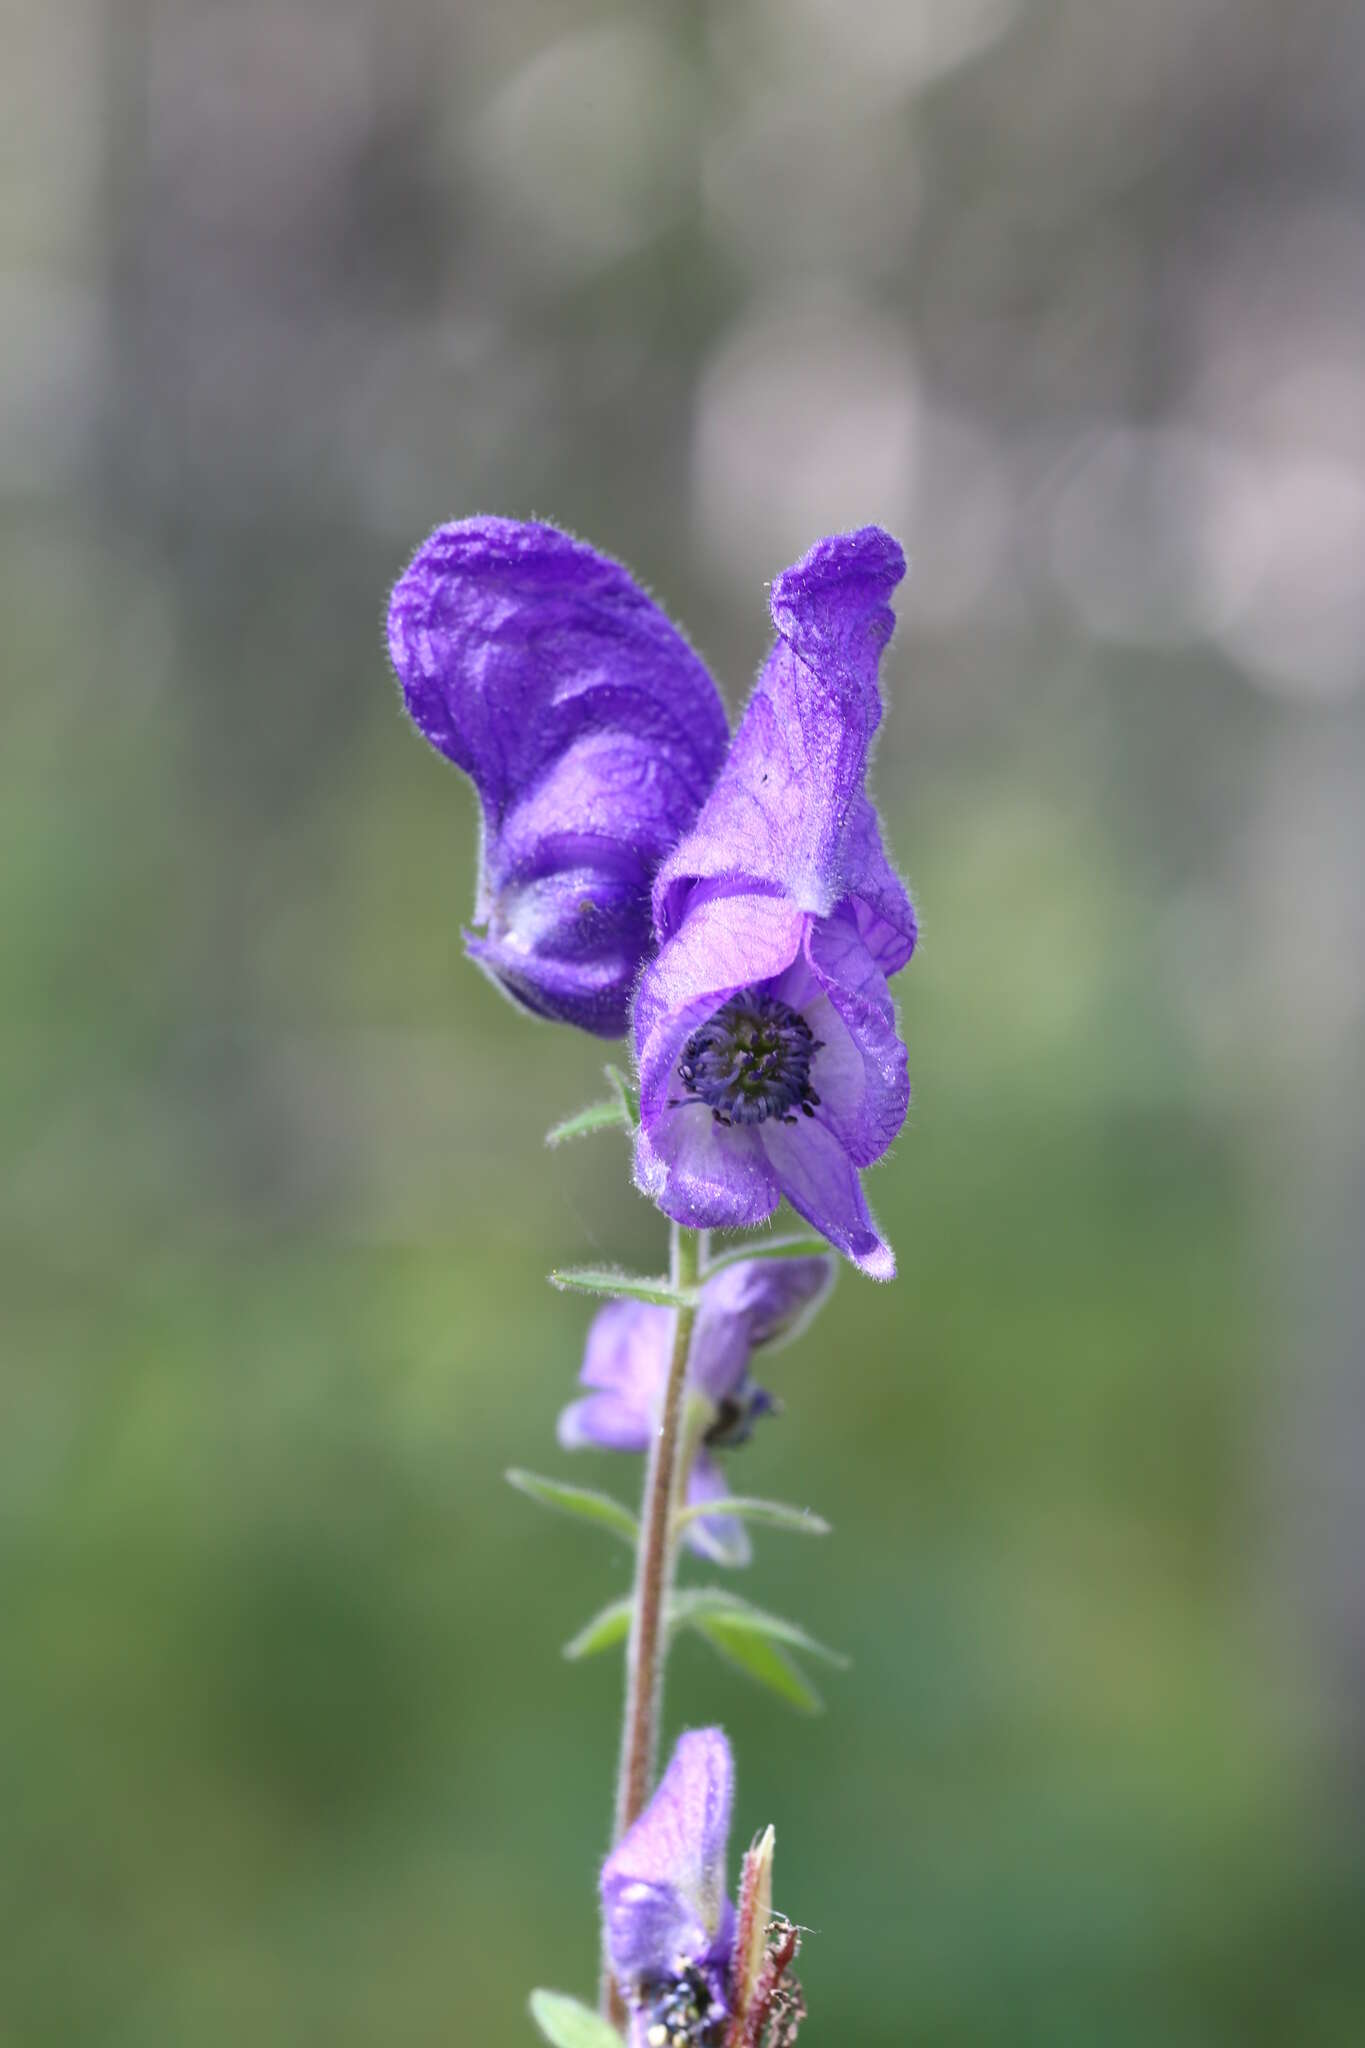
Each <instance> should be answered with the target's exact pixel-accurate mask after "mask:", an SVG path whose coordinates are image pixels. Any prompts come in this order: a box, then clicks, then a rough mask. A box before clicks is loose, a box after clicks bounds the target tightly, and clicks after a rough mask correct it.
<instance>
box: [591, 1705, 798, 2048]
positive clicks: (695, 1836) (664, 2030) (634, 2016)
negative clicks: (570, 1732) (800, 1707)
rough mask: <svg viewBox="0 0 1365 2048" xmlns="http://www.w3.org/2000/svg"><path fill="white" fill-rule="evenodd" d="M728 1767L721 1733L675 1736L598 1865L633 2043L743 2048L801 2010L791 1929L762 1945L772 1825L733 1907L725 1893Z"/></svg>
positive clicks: (788, 2027) (787, 2024)
mask: <svg viewBox="0 0 1365 2048" xmlns="http://www.w3.org/2000/svg"><path fill="white" fill-rule="evenodd" d="M733 1796H734V1763H733V1761H732V1759H731V1756H730V1745H729V1743H728V1742H727V1741H726V1739H725V1736H724V1733H723V1732H722V1731H721V1729H719V1728H699V1729H694V1730H693V1731H692V1732H691V1733H689V1734H687V1735H683V1736H681V1737H680V1738H679V1741H678V1745H677V1748H676V1749H675V1750H674V1752H673V1758H672V1761H671V1763H670V1764H669V1766H668V1769H667V1770H666V1771H665V1772H664V1775H663V1777H662V1778H661V1779H660V1781H659V1787H658V1790H657V1791H656V1792H655V1794H654V1797H653V1798H652V1799H651V1800H650V1802H649V1805H648V1806H647V1807H646V1808H645V1810H644V1812H643V1813H642V1814H641V1815H640V1817H639V1819H638V1820H637V1821H636V1822H635V1824H634V1826H633V1827H631V1828H629V1829H628V1830H627V1832H626V1833H625V1834H624V1835H623V1836H622V1838H621V1840H620V1841H619V1842H618V1843H617V1845H616V1847H615V1848H614V1849H613V1850H612V1852H611V1855H610V1856H609V1857H608V1858H607V1861H606V1863H605V1865H604V1866H603V1870H602V1913H603V1918H604V1921H605V1926H606V1947H607V1956H608V1959H609V1961H610V1963H611V1967H612V1972H613V1974H614V1975H615V1978H616V1981H617V1983H618V1984H619V1986H620V1987H621V1992H622V1996H623V1997H624V1999H625V2002H626V2007H627V2010H628V2012H629V2014H630V2041H631V2048H739V2044H744V2048H750V2044H754V2048H756V2044H757V2043H758V2042H759V2041H761V2040H764V2039H765V2038H766V2039H768V2040H771V2039H773V2038H774V2036H773V2033H772V2032H771V2031H770V2030H771V2028H772V2027H773V2025H774V2023H778V2024H779V2025H780V2031H781V2037H782V2038H783V2039H784V2040H787V2041H793V2040H794V2039H795V2037H796V2024H797V2022H798V2021H799V2019H800V2018H801V2017H802V2016H803V2015H804V2011H805V2008H804V2006H803V2005H802V2004H801V1993H800V1987H799V1985H797V1983H796V1981H795V1979H794V1978H792V1977H790V1976H789V1975H788V1974H787V1972H788V1965H789V1964H790V1962H791V1959H792V1957H793V1956H794V1954H795V1952H796V1947H797V1942H796V1934H795V1929H793V1928H790V1927H789V1926H788V1924H787V1923H786V1922H779V1923H778V1926H779V1929H780V1930H781V1931H780V1933H779V1937H778V1940H777V1941H776V1942H775V1943H773V1942H770V1940H769V1934H770V1931H771V1930H770V1925H769V1922H770V1916H771V1902H772V1856H773V1834H772V1830H771V1828H770V1829H768V1831H767V1833H766V1834H765V1835H764V1836H762V1837H761V1838H760V1839H759V1841H758V1842H756V1843H755V1845H754V1847H753V1848H752V1849H751V1850H750V1851H749V1854H748V1855H747V1856H746V1857H745V1859H744V1871H743V1875H742V1878H741V1882H740V1904H739V1911H738V1912H736V1910H735V1908H734V1906H733V1905H732V1904H731V1902H730V1899H729V1897H728V1896H727V1893H726V1888H725V1850H726V1844H727V1841H728V1839H729V1834H730V1808H731V1804H732V1801H733Z"/></svg>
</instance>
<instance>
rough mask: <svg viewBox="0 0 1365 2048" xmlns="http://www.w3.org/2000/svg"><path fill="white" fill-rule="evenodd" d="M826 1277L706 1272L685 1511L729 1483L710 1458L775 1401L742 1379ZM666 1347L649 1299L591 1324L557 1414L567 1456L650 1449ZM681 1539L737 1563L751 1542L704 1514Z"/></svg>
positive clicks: (799, 1321) (793, 1267)
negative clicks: (569, 1394)
mask: <svg viewBox="0 0 1365 2048" xmlns="http://www.w3.org/2000/svg"><path fill="white" fill-rule="evenodd" d="M833 1279H834V1261H833V1260H832V1259H828V1258H809V1259H745V1260H743V1261H742V1262H741V1263H740V1264H738V1265H734V1266H724V1267H722V1268H721V1270H720V1271H719V1272H718V1273H713V1274H712V1276H711V1278H710V1279H709V1280H707V1281H706V1283H705V1285H704V1286H703V1288H702V1291H701V1302H700V1305H699V1307H698V1310H697V1321H696V1326H695V1328H694V1330H693V1333H692V1348H691V1351H690V1353H689V1354H688V1362H687V1406H686V1409H685V1411H684V1423H683V1434H684V1443H685V1445H686V1446H687V1448H688V1449H689V1450H691V1451H692V1461H691V1465H690V1467H689V1470H688V1477H687V1502H688V1505H689V1506H702V1505H704V1504H705V1503H706V1502H707V1501H713V1500H723V1499H724V1498H725V1497H726V1495H727V1494H729V1493H731V1492H732V1491H733V1488H731V1487H729V1486H727V1484H726V1481H725V1477H724V1474H723V1473H722V1471H721V1468H720V1465H719V1463H718V1462H717V1460H716V1457H715V1455H714V1454H715V1453H716V1452H717V1451H720V1450H724V1449H726V1448H729V1447H731V1446H733V1445H736V1444H742V1443H744V1442H745V1441H746V1440H747V1438H748V1436H749V1434H750V1432H751V1430H752V1429H753V1426H754V1423H755V1421H756V1420H757V1418H758V1417H759V1416H760V1415H764V1414H767V1413H768V1412H769V1410H770V1409H771V1408H772V1407H773V1405H774V1404H773V1398H772V1395H771V1394H769V1393H768V1392H767V1391H766V1390H765V1389H764V1388H763V1387H759V1386H756V1385H755V1384H754V1382H753V1380H752V1379H751V1378H750V1376H749V1361H750V1358H751V1356H752V1354H753V1353H754V1352H755V1351H756V1350H758V1349H760V1348H761V1347H768V1346H776V1345H778V1344H780V1343H784V1342H786V1341H787V1340H788V1339H789V1338H791V1337H794V1336H796V1335H797V1333H798V1332H799V1331H800V1330H803V1329H804V1328H805V1326H806V1324H807V1323H808V1322H809V1320H810V1318H811V1316H812V1315H813V1314H814V1313H815V1311H816V1309H817V1308H818V1307H819V1305H820V1303H821V1302H822V1301H823V1299H824V1297H825V1295H826V1294H827V1293H828V1292H829V1289H830V1286H831V1285H832V1283H833ZM672 1345H673V1311H672V1310H671V1309H667V1308H660V1307H657V1306H656V1305H655V1304H654V1303H652V1302H647V1301H613V1302H609V1303H608V1305H607V1306H606V1307H605V1308H604V1309H602V1310H601V1311H600V1312H599V1313H598V1315H597V1316H595V1317H594V1319H593V1322H592V1325H591V1327H590V1329H589V1331H588V1342H587V1348H586V1350H585V1352H584V1357H583V1369H582V1371H581V1372H580V1374H579V1380H580V1382H581V1383H582V1385H583V1386H585V1387H589V1388H591V1389H592V1392H590V1393H589V1394H587V1395H586V1396H584V1398H583V1399H582V1400H579V1401H574V1402H573V1403H572V1404H571V1405H570V1406H569V1407H568V1408H566V1409H565V1410H564V1412H563V1414H562V1415H561V1416H560V1418H559V1441H560V1443H561V1444H563V1445H564V1447H565V1448H566V1449H567V1450H579V1449H582V1448H584V1447H588V1446H592V1447H596V1448H597V1449H600V1450H608V1451H645V1450H648V1448H649V1445H650V1443H651V1441H652V1440H653V1438H654V1436H655V1434H656V1432H657V1430H658V1427H659V1415H660V1411H661V1408H662V1405H663V1396H664V1384H665V1382H666V1380H667V1378H668V1364H669V1357H670V1354H671V1351H672ZM687 1540H688V1542H689V1543H690V1544H691V1545H692V1547H693V1549H695V1550H699V1551H700V1552H701V1553H702V1555H703V1556H704V1557H710V1558H712V1559H714V1560H715V1561H716V1562H717V1563H720V1564H746V1563H747V1562H748V1560H749V1555H750V1546H749V1536H748V1532H747V1530H746V1529H745V1527H744V1524H743V1522H741V1521H740V1520H739V1518H738V1517H737V1516H734V1515H703V1516H701V1517H699V1518H698V1519H697V1520H696V1521H692V1522H689V1523H688V1526H687Z"/></svg>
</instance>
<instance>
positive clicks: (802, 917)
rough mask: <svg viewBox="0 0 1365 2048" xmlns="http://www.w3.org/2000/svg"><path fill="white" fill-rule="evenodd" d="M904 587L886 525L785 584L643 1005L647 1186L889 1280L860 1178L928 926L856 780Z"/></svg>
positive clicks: (700, 1223)
mask: <svg viewBox="0 0 1365 2048" xmlns="http://www.w3.org/2000/svg"><path fill="white" fill-rule="evenodd" d="M904 573H905V558H904V556H903V554H902V553H901V550H900V548H899V546H898V545H897V544H896V542H895V541H894V540H893V539H892V538H891V536H890V535H889V534H887V533H884V532H882V530H881V529H880V528H879V527H875V526H867V527H863V528H862V529H861V530H860V531H859V532H857V533H852V534H846V535H841V536H837V537H835V538H833V539H830V540H825V541H821V542H820V543H819V544H818V545H817V546H816V547H814V548H812V549H811V551H810V553H809V554H808V555H806V556H805V557H804V558H803V560H801V561H800V562H798V563H797V564H796V565H795V566H794V567H793V568H791V569H788V570H786V571H785V573H784V574H783V575H781V576H779V577H778V578H777V580H776V582H775V583H774V584H773V589H772V615H773V622H774V624H775V625H776V627H777V634H778V637H777V642H776V645H775V646H774V648H773V650H772V652H771V654H770V655H769V657H768V660H767V663H766V664H765V666H764V668H763V671H762V673H761V674H760V676H759V679H758V682H757V684H756V686H755V689H754V692H753V695H752V697H751V698H750V700H749V704H748V708H747V709H746V711H745V714H744V717H743V720H742V721H741V724H740V727H739V730H738V731H737V733H736V734H735V737H734V740H733V742H732V744H731V747H730V752H729V755H728V758H727V760H726V762H725V765H724V767H723V768H722V770H721V773H720V776H719V779H718V780H717V782H716V785H715V787H714V788H713V789H712V791H711V793H710V795H709V796H708V798H707V800H706V802H705V804H704V805H703V806H702V809H701V813H700V815H699V817H698V818H697V821H696V823H695V825H694V826H693V827H692V829H691V831H690V832H689V833H688V834H687V836H686V837H685V838H684V839H683V840H682V842H681V844H680V845H679V846H677V847H676V848H675V849H674V850H673V851H672V852H671V853H670V854H669V855H668V857H667V859H666V860H665V861H664V863H663V865H662V866H661V868H660V870H659V872H658V875H657V876H656V878H655V882H654V891H653V913H654V927H655V934H656V937H657V938H658V940H659V945H660V950H659V952H658V954H657V956H656V957H655V959H654V960H653V961H652V962H650V963H649V965H648V966H647V967H646V969H645V972H644V976H643V979H642V981H641V984H640V990H639V994H638V996H637V998H636V1003H635V1013H634V1030H635V1048H636V1057H637V1061H638V1064H639V1072H640V1109H641V1122H640V1131H639V1135H638V1138H637V1142H636V1154H635V1174H636V1180H637V1182H638V1184H639V1186H640V1188H641V1189H642V1191H643V1192H644V1193H646V1194H648V1195H650V1196H652V1198H653V1199H654V1200H655V1201H656V1202H657V1203H658V1205H659V1207H660V1208H661V1209H662V1210H663V1211H664V1213H665V1215H667V1216H671V1217H672V1218H673V1219H674V1220H675V1221H676V1222H678V1223H684V1224H688V1225H691V1226H693V1227H696V1228H735V1227H740V1226H746V1225H753V1224H757V1223H761V1222H763V1221H764V1219H765V1218H766V1217H768V1216H770V1215H771V1214H772V1212H773V1210H774V1209H775V1208H776V1207H777V1204H778V1202H779V1200H780V1199H781V1198H782V1197H783V1196H785V1197H786V1199H787V1200H788V1201H789V1202H790V1203H791V1205H792V1207H793V1208H794V1209H796V1210H797V1211H798V1212H799V1213H800V1214H801V1215H802V1216H804V1217H805V1218H806V1219H807V1221H808V1222H810V1223H812V1224H813V1225H814V1226H815V1228H816V1229H817V1230H819V1231H821V1232H822V1233H823V1234H824V1235H825V1236H826V1237H827V1238H828V1239H829V1241H830V1243H831V1244H833V1245H835V1246H837V1248H838V1249H839V1250H840V1251H842V1252H843V1253H844V1254H845V1256H846V1257H847V1258H850V1259H852V1260H853V1261H854V1263H855V1264H856V1265H858V1266H860V1267H861V1268H862V1270H863V1271H864V1272H866V1273H870V1274H872V1275H873V1276H874V1277H875V1278H877V1279H879V1280H887V1279H890V1278H891V1277H892V1275H893V1274H894V1272H895V1258H894V1255H893V1253H892V1251H891V1248H890V1246H889V1245H888V1244H887V1243H886V1241H885V1240H884V1238H883V1237H882V1235H881V1233H880V1231H879V1230H878V1228H877V1226H876V1223H875V1222H874V1220H873V1218H872V1215H871V1212H870V1211H869V1209H868V1206H867V1201H866V1198H865V1197H864V1194H863V1190H862V1185H861V1182H860V1179H859V1169H860V1168H862V1167H865V1166H869V1165H871V1164H872V1162H873V1161H874V1160H876V1159H879V1158H880V1157H881V1155H882V1154H883V1153H884V1152H885V1151H886V1149H887V1147H888V1146H889V1145H890V1143H891V1141H892V1139H893V1138H894V1137H895V1136H896V1133H897V1132H898V1131H899V1130H900V1127H901V1125H902V1123H903V1122H904V1120H905V1113H906V1109H907V1107H908V1105H909V1100H910V1087H909V1081H908V1078H907V1072H906V1053H905V1047H904V1045H903V1044H902V1042H901V1039H900V1037H899V1035H898V1033H897V1029H896V1017H895V1011H894V1008H893V1005H892V1001H891V996H890V992H889V990H888V988H887V981H888V978H889V977H890V976H891V975H893V974H896V973H897V972H899V970H900V969H901V968H902V967H904V966H905V964H906V962H907V961H908V960H909V958H910V955H911V953H912V951H913V950H914V945H915V936H916V926H915V914H914V910H913V908H912V906H911V903H910V899H909V896H908V895H907V894H906V891H905V888H904V885H903V884H902V882H901V881H900V878H899V877H898V876H897V874H896V873H895V871H894V869H893V868H892V867H891V865H890V863H889V861H888V860H887V857H886V853H885V850H884V848H883V845H882V837H881V831H880V828H879V825H878V822H877V815H876V812H875V810H874V809H873V807H872V804H871V801H870V800H869V798H868V796H867V794H866V792H865V790H864V787H863V782H864V775H865V771H866V767H867V759H868V750H869V747H870V744H871V741H872V736H873V734H874V732H875V730H876V727H877V724H878V721H879V719H880V717H881V695H880V691H879V689H878V685H877V669H878V664H879V661H880V657H881V652H882V649H883V647H884V646H885V645H886V642H887V641H888V639H889V638H890V636H891V632H892V630H893V627H894V623H895V621H894V618H893V615H892V612H891V609H890V606H889V604H888V599H889V597H890V595H891V592H892V591H893V590H894V589H895V587H896V585H897V584H898V583H899V582H900V580H901V577H902V576H903V575H904Z"/></svg>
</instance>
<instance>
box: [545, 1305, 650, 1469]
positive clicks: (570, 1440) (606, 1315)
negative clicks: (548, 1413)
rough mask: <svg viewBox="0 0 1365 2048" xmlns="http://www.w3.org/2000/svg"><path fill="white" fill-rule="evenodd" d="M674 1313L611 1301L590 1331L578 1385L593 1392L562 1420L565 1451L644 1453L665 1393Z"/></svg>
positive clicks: (560, 1428)
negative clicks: (588, 1449) (592, 1447)
mask: <svg viewBox="0 0 1365 2048" xmlns="http://www.w3.org/2000/svg"><path fill="white" fill-rule="evenodd" d="M672 1341H673V1316H672V1311H671V1310H669V1309H666V1308H660V1307H659V1306H658V1305H657V1304H656V1303H654V1302H647V1301H609V1302H608V1303H607V1305H606V1307H605V1308H602V1309H599V1310H598V1312H597V1314H596V1315H595V1316H594V1317H593V1319H592V1323H591V1325H590V1326H589V1329H588V1341H587V1344H586V1346H585V1348H584V1352H583V1366H582V1370H581V1371H580V1373H579V1375H578V1379H579V1384H580V1385H581V1386H585V1387H592V1388H593V1389H594V1390H595V1391H594V1392H593V1393H592V1394H590V1395H589V1397H588V1398H587V1399H586V1400H583V1401H574V1402H571V1403H570V1405H569V1406H568V1407H567V1408H566V1409H565V1410H564V1412H563V1413H562V1415H561V1416H560V1418H559V1441H560V1443H561V1444H562V1445H563V1446H564V1448H565V1450H571V1451H574V1450H582V1449H585V1448H586V1447H587V1446H589V1445H596V1446H597V1447H598V1448H599V1449H601V1450H604V1451H643V1450H646V1449H647V1448H648V1446H649V1440H650V1437H651V1435H652V1434H653V1430H654V1425H655V1410H656V1408H657V1406H658V1403H659V1400H660V1398H661V1396H662V1393H663V1385H664V1377H665V1374H666V1372H667V1370H668V1355H669V1347H670V1345H671V1344H672Z"/></svg>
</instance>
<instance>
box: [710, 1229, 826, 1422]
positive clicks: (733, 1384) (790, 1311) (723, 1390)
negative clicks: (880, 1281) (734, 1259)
mask: <svg viewBox="0 0 1365 2048" xmlns="http://www.w3.org/2000/svg"><path fill="white" fill-rule="evenodd" d="M833 1283H834V1261H833V1259H826V1258H820V1257H818V1256H815V1257H812V1258H809V1259H745V1260H744V1261H743V1262H742V1263H741V1264H740V1265H736V1266H723V1267H722V1268H721V1270H720V1272H719V1273H716V1274H715V1275H713V1277H712V1278H711V1279H709V1280H708V1281H707V1282H706V1285H705V1286H704V1287H703V1289H702V1296H701V1306H700V1308H699V1310H698V1312H697V1326H696V1330H695V1332H694V1334H693V1338H692V1356H691V1359H690V1361H689V1365H688V1372H689V1376H690V1378H691V1380H692V1382H693V1384H694V1385H695V1386H696V1387H698V1388H699V1389H700V1390H701V1392H702V1393H704V1394H706V1395H707V1396H708V1397H709V1398H710V1399H711V1400H712V1401H715V1402H720V1401H723V1400H724V1399H725V1398H726V1396H727V1395H734V1394H736V1393H737V1392H738V1390H739V1388H740V1387H741V1386H742V1384H743V1382H744V1377H745V1375H746V1373H747V1372H748V1369H749V1359H750V1356H751V1354H752V1353H753V1352H754V1351H755V1350H757V1349H758V1348H759V1347H760V1346H762V1345H765V1344H780V1343H785V1342H786V1341H787V1340H788V1339H789V1338H791V1337H794V1336H796V1335H797V1333H798V1331H800V1330H802V1329H804V1328H805V1326H806V1324H807V1322H809V1320H810V1318H811V1316H812V1315H813V1314H814V1313H815V1311H816V1309H817V1308H818V1307H819V1305H820V1303H821V1302H822V1301H823V1300H824V1297H825V1296H826V1294H828V1292H829V1290H830V1288H831V1286H832V1285H833Z"/></svg>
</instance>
